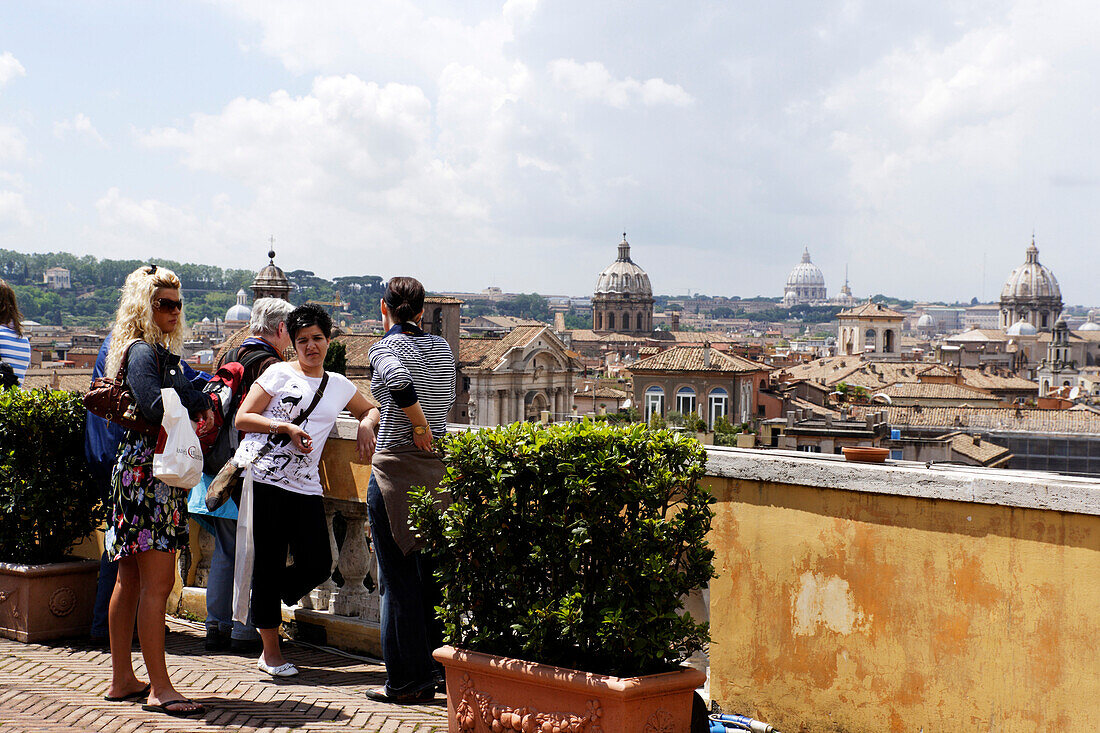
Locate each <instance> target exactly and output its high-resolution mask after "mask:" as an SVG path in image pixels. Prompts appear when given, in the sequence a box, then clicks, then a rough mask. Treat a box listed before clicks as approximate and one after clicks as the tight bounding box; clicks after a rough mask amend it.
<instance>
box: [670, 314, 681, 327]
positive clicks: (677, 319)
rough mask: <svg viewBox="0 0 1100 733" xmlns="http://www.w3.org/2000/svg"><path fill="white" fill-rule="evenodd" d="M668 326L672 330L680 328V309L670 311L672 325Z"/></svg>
mask: <svg viewBox="0 0 1100 733" xmlns="http://www.w3.org/2000/svg"><path fill="white" fill-rule="evenodd" d="M670 328H671V329H672V330H673V331H679V330H680V311H672V325H671V326H670Z"/></svg>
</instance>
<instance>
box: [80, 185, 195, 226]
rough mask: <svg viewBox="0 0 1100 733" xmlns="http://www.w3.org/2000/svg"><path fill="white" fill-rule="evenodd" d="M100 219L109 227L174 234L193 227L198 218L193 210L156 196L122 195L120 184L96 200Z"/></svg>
mask: <svg viewBox="0 0 1100 733" xmlns="http://www.w3.org/2000/svg"><path fill="white" fill-rule="evenodd" d="M95 208H96V211H98V212H99V220H100V223H102V224H103V225H104V226H106V227H108V228H110V229H120V230H130V231H137V232H140V233H142V234H159V235H170V236H171V237H172V238H175V237H177V236H179V235H184V234H186V233H188V232H191V231H194V230H195V228H196V225H197V223H198V220H197V219H196V217H195V216H194V215H193V214H190V213H188V212H185V211H183V210H182V209H179V208H176V207H174V206H171V205H169V204H166V203H163V202H161V201H157V200H155V199H144V200H142V201H137V200H135V199H132V198H128V197H126V196H123V195H122V193H121V191H119V189H118V188H117V187H112V188H110V189H108V191H107V193H106V194H105V195H104V196H103V197H102V198H100V199H99V200H98V201H96V202H95Z"/></svg>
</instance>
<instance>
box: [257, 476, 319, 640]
mask: <svg viewBox="0 0 1100 733" xmlns="http://www.w3.org/2000/svg"><path fill="white" fill-rule="evenodd" d="M252 490H253V493H252V520H253V522H252V541H253V544H254V545H255V554H254V556H253V564H252V622H253V624H254V625H255V626H256V628H257V629H277V628H279V624H280V623H281V622H282V611H281V609H280V607H279V602H280V601H282V602H283V603H286V604H287V605H288V606H292V605H294V604H296V603H297V602H298V601H299V600H301V598H302V596H305V595H307V594H308V593H309V592H310V591H312V590H313V589H314V588H316V587H317V586H319V585H320V584H321V583H324V582H325V581H326V580H327V579H328V577H329V575H331V574H332V552H331V551H330V550H329V545H328V527H327V526H326V525H325V508H324V503H323V500H322V499H321V497H320V496H310V495H306V494H296V493H294V492H293V491H287V490H286V489H281V488H279V487H278V486H272V485H271V484H264V483H260V482H259V481H256V482H254V483H253V484H252ZM287 550H290V554H291V555H293V556H294V562H293V563H291V564H290V565H287V564H286V555H287Z"/></svg>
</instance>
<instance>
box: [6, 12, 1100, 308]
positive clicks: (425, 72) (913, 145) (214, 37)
mask: <svg viewBox="0 0 1100 733" xmlns="http://www.w3.org/2000/svg"><path fill="white" fill-rule="evenodd" d="M5 16H6V17H5V24H4V27H3V28H0V247H3V248H9V249H15V250H18V251H22V252H42V251H59V250H60V251H70V252H74V253H78V254H93V255H95V256H97V257H110V258H130V257H144V256H148V255H149V254H150V253H159V256H161V257H164V258H171V259H176V260H181V261H188V260H191V261H200V262H202V261H205V262H216V263H217V264H219V265H221V266H223V267H240V268H252V267H255V263H257V262H259V261H261V260H262V259H263V258H264V253H265V252H266V249H267V247H268V242H267V239H268V237H269V236H270V235H271V234H274V235H275V237H276V249H277V251H278V252H279V258H280V261H281V262H282V263H283V265H284V266H285V267H286V268H287V269H288V270H293V269H310V270H313V271H315V272H316V273H317V274H318V275H321V276H323V277H334V276H337V275H340V274H345V273H346V272H347V270H348V268H349V267H350V268H351V269H353V270H354V271H357V272H359V271H361V272H364V273H367V272H369V273H372V274H382V275H392V274H397V273H400V272H412V273H414V274H416V275H418V276H419V277H421V278H422V279H423V280H424V281H425V283H426V284H427V285H428V287H429V288H431V289H433V290H450V291H473V292H477V291H479V290H481V289H482V288H484V287H486V286H489V285H498V286H500V287H502V288H504V289H506V290H510V291H513V292H532V291H537V292H540V293H541V292H549V293H554V294H578V295H581V294H586V293H590V292H591V291H592V287H593V285H594V284H595V278H596V276H597V274H598V273H599V272H600V271H601V270H602V269H603V268H604V267H605V266H606V265H607V264H608V263H609V262H611V261H612V260H613V259H614V253H615V247H616V244H617V241H618V239H619V234H620V233H621V232H622V231H623V230H624V229H625V230H626V232H627V235H628V238H629V239H630V242H631V244H632V247H633V256H634V259H635V261H636V262H638V263H639V264H640V265H641V266H642V267H643V268H644V269H645V270H646V271H647V272H648V273H650V275H651V276H652V277H653V281H654V282H653V285H654V289H655V292H658V293H667V294H670V295H678V294H681V293H685V292H700V293H708V294H712V295H733V294H741V295H743V296H745V297H752V296H756V295H761V296H767V297H778V296H781V295H782V290H783V283H784V280H785V278H786V274H787V273H788V272H789V271H790V269H791V268H792V267H793V266H794V265H795V264H797V262H798V259H799V257H800V255H801V253H802V250H803V248H804V247H809V249H810V252H811V254H812V255H813V258H814V262H815V263H816V264H817V265H818V266H819V267H820V268H821V269H822V270H823V272H824V274H825V278H826V283H827V286H828V289H829V294H830V296H831V295H833V294H835V293H837V292H838V291H839V289H840V286H841V285H842V284H843V281H844V280H843V278H844V270H845V267H846V266H847V267H848V268H849V271H850V274H849V277H850V281H851V286H852V290H853V292H854V293H855V295H856V296H857V297H858V298H865V297H867V296H868V295H871V294H874V293H887V294H889V295H892V296H895V297H899V298H906V299H921V300H936V301H948V302H965V301H969V300H970V299H971V298H973V297H978V298H979V299H981V300H982V301H985V302H989V301H994V300H996V299H997V296H998V293H999V289H1000V286H1001V284H1002V283H1003V282H1004V280H1005V278H1006V277H1007V276H1008V274H1009V273H1010V272H1011V271H1012V269H1013V268H1014V267H1016V266H1017V265H1019V264H1020V263H1021V262H1022V261H1023V257H1024V252H1025V249H1026V247H1027V245H1028V244H1029V243H1030V240H1031V235H1032V232H1033V231H1034V232H1035V236H1036V242H1037V244H1038V247H1039V250H1040V257H1041V259H1042V261H1043V263H1044V264H1045V265H1047V266H1048V267H1049V268H1050V269H1051V270H1053V271H1054V272H1055V273H1056V274H1057V276H1058V278H1059V281H1060V283H1061V285H1062V291H1063V296H1064V299H1065V301H1066V303H1067V304H1068V305H1072V304H1083V305H1087V304H1089V303H1090V301H1092V300H1093V294H1094V292H1095V286H1094V283H1095V282H1096V279H1097V277H1096V276H1097V274H1098V272H1097V265H1096V264H1095V258H1094V257H1092V258H1090V257H1089V255H1090V254H1091V252H1092V250H1093V249H1094V248H1095V247H1094V245H1093V244H1092V239H1093V237H1094V234H1093V233H1094V232H1095V231H1096V229H1097V225H1100V214H1097V213H1096V212H1095V211H1094V207H1093V206H1092V199H1093V198H1094V197H1095V193H1096V189H1097V187H1098V186H1100V178H1097V177H1096V175H1095V170H1097V167H1098V166H1097V163H1100V150H1098V149H1097V146H1096V145H1095V143H1094V142H1093V140H1092V136H1091V130H1092V129H1094V128H1095V122H1096V119H1095V117H1096V111H1095V109H1094V108H1093V107H1094V106H1093V105H1092V103H1091V102H1090V101H1089V100H1091V99H1094V98H1095V96H1096V94H1095V92H1096V88H1095V87H1096V85H1097V82H1096V79H1097V78H1100V75H1097V74H1096V73H1095V71H1096V69H1097V67H1098V66H1100V64H1098V63H1097V62H1098V52H1097V51H1095V50H1094V49H1093V48H1092V47H1091V42H1090V34H1089V32H1088V30H1089V29H1090V28H1092V27H1096V23H1095V21H1096V20H1100V9H1097V8H1096V7H1093V6H1091V5H1089V4H1086V3H1069V2H1063V3H1053V4H1052V3H1046V4H1040V3H1037V2H1016V3H1013V4H1011V5H1010V6H1008V7H1001V6H993V5H989V4H983V3H977V2H975V3H966V4H957V5H955V6H953V7H952V8H934V7H928V6H927V5H924V4H917V3H902V4H900V5H895V6H891V7H890V8H888V9H887V8H877V7H874V6H865V5H863V4H861V3H858V2H836V3H825V4H804V5H802V6H799V7H791V8H767V9H763V8H739V9H736V10H735V9H731V8H727V7H724V6H721V5H719V4H711V3H697V4H693V5H690V6H684V7H679V6H678V7H675V8H673V7H666V6H664V5H658V4H644V5H637V6H630V7H627V6H615V5H613V6H606V7H603V6H601V7H589V6H587V5H584V4H580V3H572V4H571V3H566V4H557V5H554V6H550V5H548V4H546V3H544V2H538V0H508V2H498V3H487V2H485V3H474V4H464V5H463V6H461V7H454V8H447V7H446V6H443V5H440V4H438V3H417V2H413V1H412V0H391V2H387V3H382V4H377V5H375V6H374V7H371V8H364V7H362V4H361V3H351V2H348V3H333V4H331V5H329V6H326V9H325V13H323V14H321V13H317V12H315V10H311V6H306V5H302V4H299V3H290V2H276V3H271V2H268V3H259V2H253V1H252V0H238V1H230V0H224V1H218V2H203V3H185V4H155V5H154V4H140V3H115V4H105V3H83V4H80V5H75V6H74V5H71V4H66V3H59V2H44V3H36V4H33V5H29V4H28V5H21V6H17V7H12V8H8V9H6V13H5ZM730 39H735V42H734V43H732V44H731V43H730ZM349 263H351V264H349Z"/></svg>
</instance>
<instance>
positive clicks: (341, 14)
mask: <svg viewBox="0 0 1100 733" xmlns="http://www.w3.org/2000/svg"><path fill="white" fill-rule="evenodd" d="M211 1H212V2H214V3H216V4H218V5H219V6H221V7H223V8H224V9H225V10H226V11H228V12H230V13H232V14H234V15H236V16H237V17H240V18H243V19H245V20H247V21H249V22H252V23H255V24H257V25H258V26H259V27H260V30H261V34H262V38H261V41H260V44H259V46H260V48H261V49H262V50H263V51H265V52H266V53H268V54H270V55H272V56H274V57H276V58H278V59H279V60H280V61H281V62H282V63H283V64H284V65H285V66H286V67H287V68H288V69H290V70H291V71H293V72H295V73H304V72H307V71H310V70H318V71H329V72H331V71H338V72H340V73H343V72H346V71H361V72H363V73H366V72H367V71H368V70H369V69H371V68H372V66H374V64H373V63H372V62H375V61H377V62H378V63H380V64H393V63H397V62H410V63H411V64H412V65H413V66H414V67H415V68H417V69H419V70H421V71H423V72H427V73H428V74H429V75H434V74H438V73H439V72H440V71H441V70H442V69H443V68H444V67H446V66H447V65H449V64H451V63H458V64H473V65H476V66H480V67H485V66H488V65H493V64H499V63H502V62H503V55H502V49H503V47H504V45H505V44H507V43H509V42H511V41H512V40H514V38H515V32H516V30H517V29H519V28H522V27H523V26H525V25H526V24H528V23H529V22H530V19H531V17H532V16H533V14H534V12H535V10H536V8H537V5H538V0H507V2H505V3H504V4H503V6H501V7H500V11H499V12H497V13H494V14H493V15H491V16H489V17H487V18H485V19H482V20H480V21H478V22H475V23H468V22H464V21H463V20H462V19H460V18H457V17H454V16H448V15H441V14H435V13H432V12H428V11H426V10H424V9H422V8H421V7H419V5H421V4H422V3H417V2H414V0H375V1H373V2H362V1H361V0H331V1H330V2H327V3H325V5H324V11H323V12H318V9H317V8H316V7H315V6H313V5H310V4H309V3H302V2H299V0H211Z"/></svg>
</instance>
